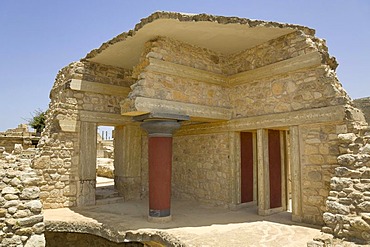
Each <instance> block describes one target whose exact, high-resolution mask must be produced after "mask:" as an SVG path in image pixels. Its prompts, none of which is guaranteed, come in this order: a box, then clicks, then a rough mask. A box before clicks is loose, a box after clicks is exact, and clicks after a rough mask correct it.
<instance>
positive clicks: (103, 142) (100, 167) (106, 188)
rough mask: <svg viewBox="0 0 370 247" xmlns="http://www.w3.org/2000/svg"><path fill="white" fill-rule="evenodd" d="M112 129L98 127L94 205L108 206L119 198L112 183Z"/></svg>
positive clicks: (109, 127)
mask: <svg viewBox="0 0 370 247" xmlns="http://www.w3.org/2000/svg"><path fill="white" fill-rule="evenodd" d="M114 150H115V147H114V127H112V126H98V127H97V143H96V190H95V200H96V204H108V203H112V201H113V200H117V198H119V194H118V191H117V190H116V189H115V187H116V186H115V182H114V174H115V167H114Z"/></svg>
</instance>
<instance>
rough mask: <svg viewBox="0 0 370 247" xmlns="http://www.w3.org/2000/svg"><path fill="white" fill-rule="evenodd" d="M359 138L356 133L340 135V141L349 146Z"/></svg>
mask: <svg viewBox="0 0 370 247" xmlns="http://www.w3.org/2000/svg"><path fill="white" fill-rule="evenodd" d="M356 138H357V136H356V134H354V133H346V134H339V135H338V140H339V142H341V143H345V144H349V143H352V142H354V141H355V140H356Z"/></svg>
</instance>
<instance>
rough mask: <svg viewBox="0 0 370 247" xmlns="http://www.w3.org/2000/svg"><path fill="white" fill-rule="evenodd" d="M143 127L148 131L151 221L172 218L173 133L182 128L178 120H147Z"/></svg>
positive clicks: (149, 217)
mask: <svg viewBox="0 0 370 247" xmlns="http://www.w3.org/2000/svg"><path fill="white" fill-rule="evenodd" d="M141 127H142V128H143V129H144V130H145V131H146V132H147V133H148V137H149V139H148V155H149V158H148V161H149V216H148V220H149V221H151V222H168V221H170V220H171V218H172V216H171V171H172V134H173V132H174V131H175V130H177V129H178V128H180V123H179V122H177V121H176V120H173V121H172V120H147V121H145V122H144V123H142V124H141Z"/></svg>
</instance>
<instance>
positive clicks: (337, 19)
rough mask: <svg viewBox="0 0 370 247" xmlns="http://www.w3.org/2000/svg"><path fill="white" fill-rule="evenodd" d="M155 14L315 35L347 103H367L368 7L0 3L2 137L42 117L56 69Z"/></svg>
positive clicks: (362, 1) (84, 0)
mask: <svg viewBox="0 0 370 247" xmlns="http://www.w3.org/2000/svg"><path fill="white" fill-rule="evenodd" d="M157 10H165V11H176V12H185V13H208V14H215V15H225V16H239V17H246V18H250V19H261V20H269V21H278V22H287V23H294V24H300V25H303V26H309V27H311V28H314V29H316V36H318V37H320V38H324V39H326V40H327V45H328V46H329V52H330V54H331V55H332V56H335V57H336V58H337V60H338V62H339V67H338V69H337V73H338V77H339V80H340V81H341V83H342V84H343V85H344V88H345V89H346V90H347V92H348V93H349V94H350V96H351V97H352V98H360V97H366V96H370V78H369V72H370V59H369V57H370V45H369V41H370V26H369V25H370V1H368V0H351V1H348V0H335V1H334V0H326V1H322V0H310V1H307V0H304V1H303V0H294V1H293V0H279V1H276V0H269V1H267V0H256V1H247V0H238V1H233V0H219V1H218V0H212V1H211V0H204V1H202V0H197V1H195V0H186V1H179V0H178V1H175V0H166V1H165V0H157V1H150V0H147V1H143V0H131V1H124V0H77V1H76V0H73V1H72V0H63V1H62V0H55V1H50V0H33V1H29V0H1V2H0V27H1V28H0V86H1V94H0V131H3V130H6V129H8V128H14V127H16V126H17V125H18V124H19V123H23V122H26V121H25V120H24V119H25V118H30V117H31V113H32V112H33V111H34V110H36V109H41V110H46V109H47V106H48V104H49V92H50V89H51V87H52V85H53V82H54V78H55V76H56V74H57V72H58V70H59V69H61V68H62V67H64V66H66V65H68V64H69V63H71V62H73V61H76V60H79V59H80V58H82V57H84V56H85V55H86V54H87V53H88V52H89V51H90V50H92V49H94V48H97V47H99V46H100V45H101V43H103V42H105V41H107V40H109V39H111V38H113V37H114V36H116V35H118V34H120V33H122V32H125V31H128V30H129V29H132V28H133V27H134V25H135V24H136V23H138V22H139V21H140V19H141V18H143V17H147V16H148V15H150V14H151V13H153V12H155V11H157Z"/></svg>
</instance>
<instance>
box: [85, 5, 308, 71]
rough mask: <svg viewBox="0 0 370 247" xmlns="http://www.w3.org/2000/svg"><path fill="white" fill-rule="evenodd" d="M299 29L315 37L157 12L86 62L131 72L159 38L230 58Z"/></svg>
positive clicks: (268, 25) (272, 25) (269, 25)
mask: <svg viewBox="0 0 370 247" xmlns="http://www.w3.org/2000/svg"><path fill="white" fill-rule="evenodd" d="M297 30H301V31H303V32H305V33H306V34H310V35H314V30H313V29H310V28H307V27H303V26H298V25H291V24H282V23H277V22H265V21H256V20H249V19H245V18H238V17H223V16H212V15H206V14H200V15H190V14H181V13H172V12H156V13H154V14H152V15H151V16H149V17H148V18H146V19H142V20H141V22H140V23H139V24H137V25H136V26H135V29H134V30H130V31H129V32H127V33H122V34H120V35H118V36H117V37H115V38H113V39H112V40H110V41H108V42H106V43H104V44H103V45H102V46H101V47H100V48H98V49H95V50H93V51H91V52H90V53H89V54H88V55H87V56H86V58H85V59H87V60H89V61H92V62H97V63H101V64H106V65H112V66H117V67H122V68H127V69H131V68H132V67H133V66H135V65H136V64H137V63H138V62H139V58H140V55H141V54H142V51H143V49H144V44H145V43H146V42H147V41H149V40H152V39H154V38H156V37H158V36H165V37H169V38H172V39H176V40H179V41H182V42H186V43H188V44H192V45H195V46H198V47H202V48H207V49H210V50H213V51H215V52H218V53H221V54H224V55H230V54H233V53H237V52H240V51H243V50H245V49H248V48H251V47H254V46H256V45H259V44H262V43H264V42H266V41H269V40H271V39H275V38H278V37H280V36H282V35H286V34H289V33H292V32H295V31H297Z"/></svg>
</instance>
